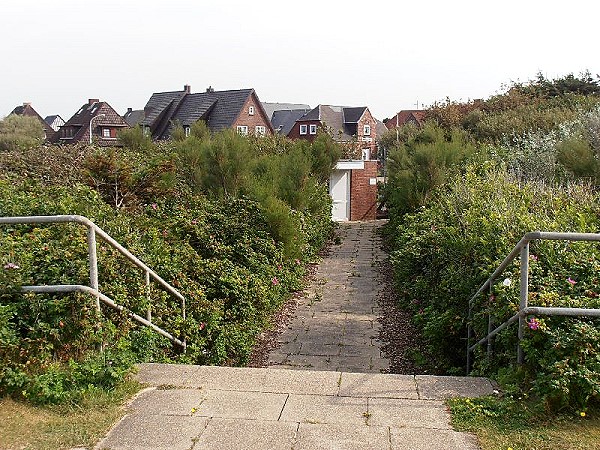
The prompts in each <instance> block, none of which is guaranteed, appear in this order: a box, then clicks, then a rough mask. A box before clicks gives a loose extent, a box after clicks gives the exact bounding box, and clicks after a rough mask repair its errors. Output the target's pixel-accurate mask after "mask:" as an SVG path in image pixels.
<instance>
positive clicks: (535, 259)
mask: <svg viewBox="0 0 600 450" xmlns="http://www.w3.org/2000/svg"><path fill="white" fill-rule="evenodd" d="M529 259H531V260H532V261H537V260H538V257H537V256H535V255H529Z"/></svg>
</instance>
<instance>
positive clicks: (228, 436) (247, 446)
mask: <svg viewBox="0 0 600 450" xmlns="http://www.w3.org/2000/svg"><path fill="white" fill-rule="evenodd" d="M297 430H298V424H297V423H291V422H273V421H260V420H231V419H211V420H210V422H209V423H208V425H207V427H206V430H204V432H203V433H202V435H201V436H200V437H199V438H198V439H197V441H196V443H195V445H194V447H193V450H196V449H198V450H200V449H218V450H257V449H270V450H291V448H292V446H293V444H294V441H295V440H296V433H297Z"/></svg>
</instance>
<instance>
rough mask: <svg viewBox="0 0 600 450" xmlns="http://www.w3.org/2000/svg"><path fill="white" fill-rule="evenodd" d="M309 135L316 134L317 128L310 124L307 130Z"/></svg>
mask: <svg viewBox="0 0 600 450" xmlns="http://www.w3.org/2000/svg"><path fill="white" fill-rule="evenodd" d="M309 132H310V134H317V126H316V125H315V124H312V125H311V126H310V129H309Z"/></svg>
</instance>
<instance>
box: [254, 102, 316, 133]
mask: <svg viewBox="0 0 600 450" xmlns="http://www.w3.org/2000/svg"><path fill="white" fill-rule="evenodd" d="M262 105H263V108H265V111H266V113H267V117H269V119H271V125H273V130H274V131H275V132H276V133H279V134H282V135H283V136H287V135H288V133H289V132H290V131H291V129H292V127H293V126H294V124H295V123H296V121H297V120H298V119H299V118H300V117H302V116H303V115H304V114H306V113H307V112H309V111H310V110H311V109H312V108H311V107H310V106H309V105H304V104H299V103H265V102H263V104H262Z"/></svg>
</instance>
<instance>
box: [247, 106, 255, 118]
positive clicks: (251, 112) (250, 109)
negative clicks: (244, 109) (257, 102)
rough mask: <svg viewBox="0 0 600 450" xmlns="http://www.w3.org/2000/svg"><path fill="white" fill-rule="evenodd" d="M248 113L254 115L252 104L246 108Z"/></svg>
mask: <svg viewBox="0 0 600 450" xmlns="http://www.w3.org/2000/svg"><path fill="white" fill-rule="evenodd" d="M248 115H249V116H253V115H254V106H250V107H249V108H248Z"/></svg>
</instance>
